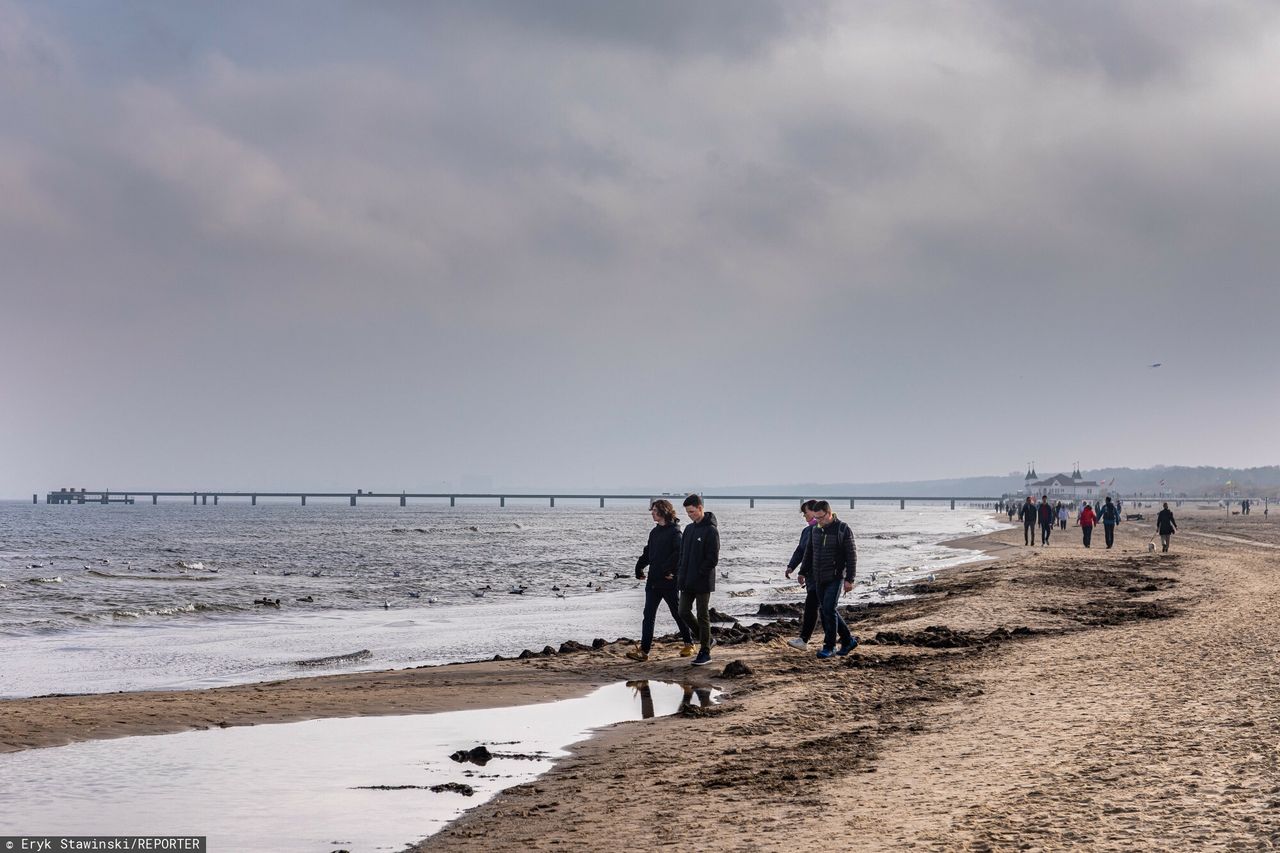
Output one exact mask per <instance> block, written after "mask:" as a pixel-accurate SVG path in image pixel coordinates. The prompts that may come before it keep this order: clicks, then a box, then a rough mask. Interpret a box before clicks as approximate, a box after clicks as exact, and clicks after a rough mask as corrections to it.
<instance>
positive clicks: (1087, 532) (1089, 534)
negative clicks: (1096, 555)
mask: <svg viewBox="0 0 1280 853" xmlns="http://www.w3.org/2000/svg"><path fill="white" fill-rule="evenodd" d="M1080 529H1081V530H1083V531H1084V547H1086V548H1088V547H1089V543H1090V542H1092V541H1093V525H1092V524H1082V525H1080Z"/></svg>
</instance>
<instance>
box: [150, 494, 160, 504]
mask: <svg viewBox="0 0 1280 853" xmlns="http://www.w3.org/2000/svg"><path fill="white" fill-rule="evenodd" d="M158 503H160V496H159V495H152V496H151V505H152V506H155V505H156V504H158Z"/></svg>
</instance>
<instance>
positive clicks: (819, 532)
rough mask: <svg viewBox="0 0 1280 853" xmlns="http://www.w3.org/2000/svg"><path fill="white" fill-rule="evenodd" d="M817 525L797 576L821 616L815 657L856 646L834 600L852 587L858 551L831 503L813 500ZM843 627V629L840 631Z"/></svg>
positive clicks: (838, 598) (850, 531) (835, 653)
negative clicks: (806, 586) (803, 581)
mask: <svg viewBox="0 0 1280 853" xmlns="http://www.w3.org/2000/svg"><path fill="white" fill-rule="evenodd" d="M813 515H814V518H816V519H817V520H818V528H817V529H816V530H814V531H813V532H812V533H810V534H809V544H808V545H807V546H806V547H805V549H804V559H803V560H801V562H800V575H801V577H803V578H805V579H806V582H807V583H808V584H810V585H812V586H813V587H815V588H816V589H817V591H818V602H819V608H818V613H819V614H820V615H821V616H822V648H821V649H819V650H818V657H820V658H823V659H826V658H829V657H831V656H832V655H841V656H843V655H847V654H849V652H851V651H853V648H854V647H855V646H856V645H858V638H857V637H855V636H853V634H852V633H850V632H849V626H848V625H845V624H844V620H843V619H841V618H840V614H839V613H837V612H836V603H837V602H838V601H839V600H840V592H841V590H842V589H843V591H844V592H850V591H852V590H853V576H854V572H855V571H856V569H857V566H858V552H857V549H855V548H854V544H853V530H852V529H850V527H849V525H847V524H845V523H844V522H843V521H841V520H840V519H838V518H836V514H835V513H834V512H832V511H831V504H829V503H827V502H826V501H817V502H816V503H815V504H814V505H813ZM841 628H843V629H844V630H840V629H841ZM837 632H838V633H839V634H840V637H841V643H840V650H839V651H836V648H835V646H836V633H837Z"/></svg>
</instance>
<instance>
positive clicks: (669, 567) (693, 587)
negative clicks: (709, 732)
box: [627, 495, 858, 666]
mask: <svg viewBox="0 0 1280 853" xmlns="http://www.w3.org/2000/svg"><path fill="white" fill-rule="evenodd" d="M684 511H685V514H686V515H687V516H688V517H689V522H690V524H689V526H688V527H686V528H685V529H684V531H683V532H681V530H680V519H679V518H678V517H677V515H676V511H675V508H674V507H673V506H672V505H671V502H670V501H668V500H665V499H659V500H655V501H653V502H652V503H651V504H650V505H649V515H650V516H651V517H652V518H653V523H654V526H653V529H652V530H650V531H649V541H648V543H647V544H646V545H645V547H644V551H643V552H641V554H640V557H639V558H638V559H637V560H636V578H637V579H640V580H644V581H645V596H644V616H643V620H642V625H641V629H640V645H639V646H638V647H637V648H635V649H632V650H631V651H629V652H627V657H629V658H631V659H632V660H636V661H646V660H648V659H649V653H650V652H651V651H652V650H653V626H654V620H655V618H656V617H657V614H658V608H659V606H660V605H662V604H663V603H664V602H665V603H666V605H667V608H668V609H669V610H670V611H671V617H672V618H673V619H675V622H676V629H677V631H679V634H680V639H681V640H682V641H683V644H682V647H681V649H680V655H681V657H692V656H693V655H694V647H693V631H694V627H695V626H696V628H697V633H698V652H697V656H696V657H694V658H693V661H692V663H693V665H694V666H705V665H706V664H709V663H711V647H712V645H713V640H712V639H711V593H713V592H715V588H716V566H717V565H718V564H719V562H720V530H719V528H718V527H717V525H716V517H715V513H712V512H707V511H706V510H705V509H704V508H703V506H702V498H701V496H699V495H689V496H688V497H687V498H685V499H684ZM800 512H801V514H802V515H803V516H804V520H805V527H804V529H803V530H801V532H800V543H799V544H798V545H797V546H796V549H795V552H794V553H793V554H792V555H791V560H790V562H788V563H787V569H786V572H785V575H786V577H787V578H790V577H791V576H792V574H794V573H796V571H797V570H799V575H798V579H799V582H800V584H801V585H802V586H804V588H805V601H804V615H803V617H802V619H801V621H800V636H799V637H797V638H796V639H793V640H791V641H790V642H789V643H788V645H790V646H792V647H794V648H797V649H801V650H804V649H807V648H808V647H809V640H810V638H811V637H812V636H813V632H814V629H815V628H816V627H817V623H818V620H819V619H821V621H822V648H820V649H819V650H818V653H817V655H818V657H819V658H822V659H827V658H830V657H836V656H841V657H842V656H844V655H847V654H848V653H849V652H851V651H853V649H854V647H856V646H857V645H858V638H857V637H855V636H854V635H853V633H852V632H850V630H849V626H848V625H846V624H845V621H844V619H842V618H841V617H840V614H839V612H838V611H837V610H836V605H837V603H838V602H839V600H840V596H841V594H842V593H846V592H850V591H851V590H852V589H853V579H854V573H855V571H856V569H857V562H858V552H857V548H856V547H855V546H854V541H853V530H852V529H851V528H850V527H849V525H848V524H846V523H845V522H844V521H841V520H840V519H839V518H838V517H837V516H836V514H835V512H834V511H832V509H831V504H829V503H828V502H827V501H821V500H807V501H804V502H803V503H802V504H800ZM646 568H647V569H648V570H649V571H648V574H647V575H646V574H645V569H646ZM695 609H696V616H695V613H694V611H695ZM837 639H839V646H837V645H836V641H837Z"/></svg>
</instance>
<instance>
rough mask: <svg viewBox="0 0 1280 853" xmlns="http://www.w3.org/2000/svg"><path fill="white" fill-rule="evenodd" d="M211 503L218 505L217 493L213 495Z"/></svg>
mask: <svg viewBox="0 0 1280 853" xmlns="http://www.w3.org/2000/svg"><path fill="white" fill-rule="evenodd" d="M213 505H214V506H217V505H218V496H217V495H214V496H213Z"/></svg>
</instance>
